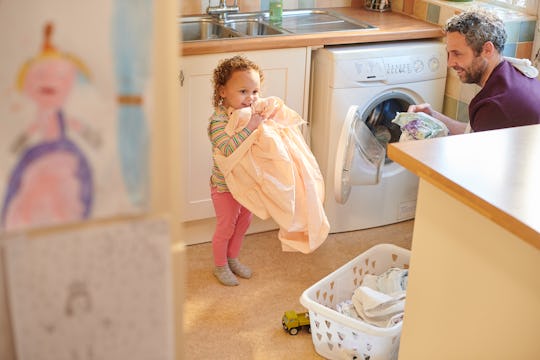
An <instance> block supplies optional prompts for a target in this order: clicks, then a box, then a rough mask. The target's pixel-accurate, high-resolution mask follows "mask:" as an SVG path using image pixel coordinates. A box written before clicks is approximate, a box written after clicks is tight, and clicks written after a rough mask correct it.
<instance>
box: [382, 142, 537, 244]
mask: <svg viewBox="0 0 540 360" xmlns="http://www.w3.org/2000/svg"><path fill="white" fill-rule="evenodd" d="M396 144H399V143H396ZM396 144H389V145H388V150H387V151H388V157H389V158H390V159H392V160H393V161H395V162H397V163H399V164H400V165H402V166H403V167H405V168H406V169H408V170H409V171H411V172H412V173H414V174H415V175H417V176H418V177H420V178H421V179H424V180H426V181H427V182H429V183H430V184H432V185H434V186H435V187H437V188H439V189H440V190H442V191H444V192H445V193H447V194H449V195H450V196H452V197H454V198H455V199H456V200H458V201H460V202H462V203H463V204H465V205H467V206H469V207H470V208H472V209H474V210H476V211H477V212H479V213H480V214H482V215H483V216H485V217H486V218H488V219H490V220H492V221H493V222H494V223H496V224H498V225H499V226H501V227H503V228H504V229H506V230H508V231H509V232H510V233H512V234H514V235H516V236H518V237H519V238H521V239H522V240H523V241H525V242H526V243H528V244H530V245H531V246H533V247H535V248H536V249H538V250H540V235H539V234H538V232H537V231H536V230H535V229H533V228H531V227H530V226H528V225H527V224H525V223H523V222H521V221H519V220H518V219H516V218H515V217H514V216H512V215H510V214H508V213H507V212H505V211H503V210H501V209H500V208H498V207H496V206H494V205H493V204H491V203H490V202H488V201H486V200H485V199H483V198H482V197H479V196H477V195H476V194H474V193H473V192H471V191H469V190H467V189H465V188H464V187H462V186H460V185H459V184H457V183H455V182H454V181H452V180H450V179H448V178H447V177H446V176H444V175H442V174H441V173H439V172H437V171H436V170H435V169H433V168H432V167H430V166H429V165H426V164H425V163H424V162H422V161H420V160H419V159H417V158H415V157H413V156H412V155H410V154H408V153H407V152H406V151H404V150H403V149H401V148H400V147H399V145H396Z"/></svg>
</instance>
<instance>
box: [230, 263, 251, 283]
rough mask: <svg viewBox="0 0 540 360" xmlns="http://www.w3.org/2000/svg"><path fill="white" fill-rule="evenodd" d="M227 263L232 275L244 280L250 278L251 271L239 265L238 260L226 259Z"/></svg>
mask: <svg viewBox="0 0 540 360" xmlns="http://www.w3.org/2000/svg"><path fill="white" fill-rule="evenodd" d="M227 261H228V263H229V267H230V268H231V270H232V272H233V273H235V274H236V275H238V276H240V277H241V278H244V279H249V278H250V277H251V269H250V268H248V267H247V266H246V265H244V264H242V263H240V261H238V259H228V260H227Z"/></svg>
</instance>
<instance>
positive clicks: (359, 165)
mask: <svg viewBox="0 0 540 360" xmlns="http://www.w3.org/2000/svg"><path fill="white" fill-rule="evenodd" d="M385 158H386V150H385V148H384V146H382V145H381V143H380V142H379V140H377V138H376V137H375V136H374V134H373V133H372V132H371V130H370V129H369V128H368V127H367V125H366V122H365V121H364V120H363V119H362V116H361V114H360V110H359V107H358V106H351V107H350V108H349V110H348V113H347V116H346V117H345V121H344V124H343V127H342V129H341V134H340V138H339V142H338V147H337V151H336V166H335V173H334V184H335V186H334V191H335V194H334V197H335V198H336V201H337V202H338V203H340V204H344V203H345V202H346V201H347V199H348V198H349V194H350V192H351V187H352V186H353V185H376V184H378V183H379V181H380V180H381V174H382V168H383V165H384V162H385Z"/></svg>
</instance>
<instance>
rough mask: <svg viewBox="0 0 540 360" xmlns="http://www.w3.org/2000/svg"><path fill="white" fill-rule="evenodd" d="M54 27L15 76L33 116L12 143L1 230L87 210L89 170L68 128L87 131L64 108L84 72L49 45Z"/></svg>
mask: <svg viewBox="0 0 540 360" xmlns="http://www.w3.org/2000/svg"><path fill="white" fill-rule="evenodd" d="M53 30H54V28H53V24H50V23H49V24H47V25H46V26H45V28H44V34H43V35H44V36H43V47H42V49H41V52H39V53H38V54H37V55H36V56H35V57H33V58H32V59H30V60H29V61H27V62H26V63H25V64H24V65H23V66H22V68H21V69H20V72H19V76H18V88H19V90H20V91H21V92H23V93H24V94H25V95H26V96H27V97H28V98H29V99H31V101H32V102H33V103H34V104H35V120H34V122H33V124H31V126H30V127H29V128H28V129H27V130H26V131H25V132H24V133H23V134H22V135H21V136H20V137H19V138H18V139H17V141H16V142H15V144H14V145H13V151H15V152H16V153H17V154H20V155H19V161H18V163H17V165H16V166H15V168H14V169H13V170H12V172H11V176H10V177H9V181H8V184H7V188H6V193H5V195H4V199H3V203H2V224H3V227H4V228H5V229H6V230H10V229H17V228H22V227H26V226H28V225H31V224H32V225H40V224H51V223H61V222H70V221H75V220H80V219H85V218H87V217H88V216H89V215H90V212H91V209H92V201H93V191H94V190H93V181H92V169H91V168H90V165H89V163H88V160H87V158H86V156H85V154H84V153H83V152H82V151H81V149H80V148H79V147H78V146H77V144H76V143H75V142H73V141H72V140H70V138H69V133H68V130H69V129H73V130H78V131H81V132H82V131H86V133H83V134H87V138H88V135H89V134H90V133H91V130H90V128H88V127H85V126H84V125H82V124H81V123H79V122H77V121H76V120H75V119H72V118H70V117H69V116H68V115H67V114H65V112H64V110H63V107H64V104H65V102H66V99H67V98H68V97H69V95H70V92H71V90H72V88H73V85H74V83H75V81H76V79H77V76H85V77H88V75H89V72H88V70H87V68H86V66H85V65H84V64H83V63H82V62H81V61H80V60H79V59H78V58H77V57H75V56H73V55H70V54H68V53H64V52H62V51H60V50H59V49H57V48H56V47H55V46H54V45H53V43H52V35H53ZM92 140H94V144H95V145H97V144H98V140H99V139H96V138H95V137H94V138H93V139H92Z"/></svg>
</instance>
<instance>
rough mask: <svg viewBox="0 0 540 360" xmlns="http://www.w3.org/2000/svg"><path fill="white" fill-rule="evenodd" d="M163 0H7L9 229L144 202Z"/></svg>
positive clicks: (2, 103) (139, 208)
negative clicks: (156, 21) (156, 23)
mask: <svg viewBox="0 0 540 360" xmlns="http://www.w3.org/2000/svg"><path fill="white" fill-rule="evenodd" d="M153 7H154V0H94V1H87V2H80V1H71V0H47V1H42V2H36V1H33V0H0V34H1V35H0V36H1V38H2V49H3V53H2V56H1V57H0V163H1V164H3V166H1V167H0V233H3V232H12V231H16V230H24V229H30V228H39V227H44V226H50V225H60V224H66V223H73V222H80V221H85V220H88V219H102V218H107V217H112V216H118V215H131V214H135V213H141V212H144V211H145V210H146V209H147V206H148V204H149V199H150V195H149V188H150V186H149V183H150V176H149V169H150V166H149V150H150V131H149V129H150V128H151V127H150V126H149V124H150V118H151V117H150V116H149V115H150V114H151V111H152V108H151V107H152V94H153V91H152V79H153V78H152V71H151V70H152V66H151V65H152V61H153V57H154V52H153V18H154V16H153Z"/></svg>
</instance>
